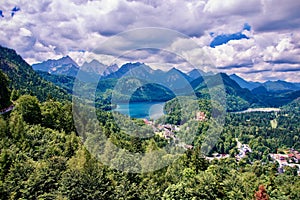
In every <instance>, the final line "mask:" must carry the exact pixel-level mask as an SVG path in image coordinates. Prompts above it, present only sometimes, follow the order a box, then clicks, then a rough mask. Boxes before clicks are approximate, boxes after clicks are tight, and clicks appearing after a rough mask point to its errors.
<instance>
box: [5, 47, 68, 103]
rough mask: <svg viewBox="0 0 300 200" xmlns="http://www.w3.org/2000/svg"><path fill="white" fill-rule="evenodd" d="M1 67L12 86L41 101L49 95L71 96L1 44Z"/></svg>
mask: <svg viewBox="0 0 300 200" xmlns="http://www.w3.org/2000/svg"><path fill="white" fill-rule="evenodd" d="M0 69H1V70H2V71H3V72H4V73H5V74H6V75H7V76H8V78H9V80H10V88H11V89H16V90H20V93H21V94H32V95H35V96H37V97H38V98H39V100H40V101H44V100H46V99H47V97H48V96H49V95H51V96H52V97H55V98H57V99H67V98H69V97H68V95H67V92H66V91H65V90H63V89H61V88H59V87H57V86H55V85H54V84H52V83H50V82H48V81H46V80H44V79H43V78H41V77H40V76H39V75H38V74H37V73H36V72H35V71H34V70H33V69H32V67H31V66H30V65H29V64H28V63H26V62H25V61H24V60H23V59H22V57H21V56H19V55H18V54H17V53H16V52H15V51H14V50H12V49H8V48H5V47H2V46H0Z"/></svg>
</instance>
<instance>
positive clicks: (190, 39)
mask: <svg viewBox="0 0 300 200" xmlns="http://www.w3.org/2000/svg"><path fill="white" fill-rule="evenodd" d="M14 6H18V7H20V8H21V10H20V11H19V12H17V13H15V15H14V16H13V17H12V16H11V10H12V8H13V7H14ZM299 8H300V2H299V1H294V0H286V1H281V0H252V1H244V0H226V1H224V0H185V1H182V0H172V1H158V0H127V1H126V0H101V1H100V0H64V1H61V0H33V1H31V2H30V3H28V1H25V0H10V1H5V2H1V3H0V10H2V11H3V14H4V18H0V27H1V29H0V45H3V46H7V47H10V48H14V49H16V50H17V52H18V53H20V54H21V55H22V56H23V57H24V58H25V59H26V60H27V61H28V62H30V63H34V62H39V61H43V60H46V59H49V58H59V57H61V56H64V55H67V54H70V55H71V56H72V57H73V58H74V59H75V60H76V61H78V62H79V63H82V62H84V60H85V59H86V60H90V59H92V58H97V59H99V60H100V61H101V62H104V63H105V64H109V62H111V60H114V59H117V61H116V62H118V64H122V62H128V61H132V62H134V61H141V62H143V61H144V62H146V63H149V64H151V65H153V66H154V65H155V66H158V65H160V66H162V65H164V63H165V65H166V66H168V67H170V66H175V67H181V68H182V69H183V70H184V71H188V70H189V68H190V67H191V66H190V65H189V64H188V63H187V62H184V59H186V60H190V61H192V62H193V63H196V65H197V66H196V67H199V68H202V69H205V70H210V69H211V68H212V67H213V66H215V67H216V68H218V69H219V70H220V71H224V72H226V73H238V74H239V75H241V76H243V77H245V78H247V79H253V80H254V79H255V80H260V81H262V80H266V79H285V80H294V81H295V80H297V78H298V77H299V75H300V74H299V71H300V70H299V69H300V56H299V54H300V34H299V29H300V20H299V19H300V12H299ZM245 23H248V24H250V25H251V27H252V30H251V31H245V30H244V31H243V34H245V35H247V37H248V38H249V39H242V40H231V41H229V42H228V43H226V44H223V45H220V46H217V47H215V48H211V47H210V46H209V45H210V42H211V41H212V40H213V37H215V36H217V35H220V34H233V33H237V32H240V31H242V28H243V25H244V24H245ZM144 27H159V28H165V29H172V30H174V31H178V32H179V33H180V34H183V35H181V36H178V35H177V36H174V35H172V34H171V35H168V34H157V32H151V29H145V30H146V31H133V32H130V31H129V32H128V33H127V34H126V33H123V34H119V33H120V32H123V31H128V30H132V29H137V28H144ZM138 30H141V29H138ZM167 32H168V31H167ZM212 33H213V34H212ZM116 34H119V35H117V36H115V35H116ZM180 34H179V35H180ZM175 35H176V34H175ZM190 44H193V45H190ZM195 44H197V45H198V46H195ZM143 46H144V47H147V46H148V47H152V48H158V49H164V50H168V51H170V52H169V53H166V51H164V50H161V51H159V50H157V51H153V49H152V50H148V51H147V50H137V49H136V48H139V47H143ZM179 47H180V51H181V53H182V54H183V55H184V57H180V56H179V55H176V49H177V50H178V48H179ZM127 51H129V52H127ZM120 55H123V56H121V57H119V56H120ZM258 73H259V74H258Z"/></svg>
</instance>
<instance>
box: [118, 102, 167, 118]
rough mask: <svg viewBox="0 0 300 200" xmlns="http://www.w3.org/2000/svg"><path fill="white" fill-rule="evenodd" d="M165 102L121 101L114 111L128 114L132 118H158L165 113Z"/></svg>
mask: <svg viewBox="0 0 300 200" xmlns="http://www.w3.org/2000/svg"><path fill="white" fill-rule="evenodd" d="M164 105H165V102H133V103H130V104H126V103H119V104H117V107H116V108H115V109H114V111H117V112H120V113H122V114H124V115H128V116H130V117H131V118H146V119H158V118H159V117H161V116H163V115H164V110H163V108H164Z"/></svg>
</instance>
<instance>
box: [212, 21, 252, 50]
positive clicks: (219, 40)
mask: <svg viewBox="0 0 300 200" xmlns="http://www.w3.org/2000/svg"><path fill="white" fill-rule="evenodd" d="M245 30H246V31H251V26H250V25H249V24H248V23H245V24H244V26H243V30H242V31H240V32H237V33H233V34H221V35H218V36H216V37H215V38H214V39H213V41H212V42H211V43H210V47H212V48H215V47H216V46H220V45H222V44H226V43H228V42H229V41H230V40H241V39H249V37H247V36H246V35H245V34H243V33H242V32H243V31H245ZM210 36H212V37H214V33H213V32H211V33H210Z"/></svg>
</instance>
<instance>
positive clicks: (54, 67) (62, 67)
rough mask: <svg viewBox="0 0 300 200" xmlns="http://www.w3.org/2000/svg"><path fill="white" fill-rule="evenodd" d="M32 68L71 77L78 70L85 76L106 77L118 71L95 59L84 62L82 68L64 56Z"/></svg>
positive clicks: (112, 66) (114, 66) (74, 75)
mask: <svg viewBox="0 0 300 200" xmlns="http://www.w3.org/2000/svg"><path fill="white" fill-rule="evenodd" d="M32 68H33V69H34V70H35V71H42V72H48V73H49V74H56V75H66V76H72V77H76V75H77V74H78V72H79V71H80V70H81V71H82V72H85V74H86V75H89V74H90V75H93V74H98V75H101V76H107V75H109V74H110V73H113V72H115V71H117V70H118V69H119V68H118V66H117V65H116V64H113V65H111V66H107V65H104V64H103V63H100V62H99V61H97V60H95V59H94V60H92V61H91V62H85V63H83V64H82V66H79V65H78V64H77V63H76V62H75V61H74V60H73V59H72V58H71V57H70V56H65V57H62V58H60V59H57V60H53V59H49V60H46V61H44V62H41V63H37V64H33V65H32Z"/></svg>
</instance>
